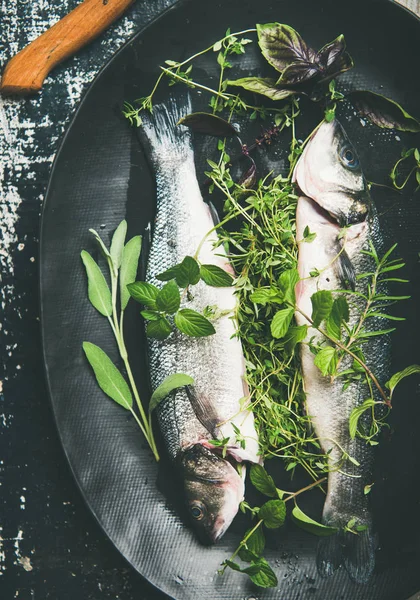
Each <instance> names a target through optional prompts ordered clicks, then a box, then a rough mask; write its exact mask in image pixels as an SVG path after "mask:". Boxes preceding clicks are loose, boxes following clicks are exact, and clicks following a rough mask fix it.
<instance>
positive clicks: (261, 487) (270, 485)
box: [249, 465, 277, 498]
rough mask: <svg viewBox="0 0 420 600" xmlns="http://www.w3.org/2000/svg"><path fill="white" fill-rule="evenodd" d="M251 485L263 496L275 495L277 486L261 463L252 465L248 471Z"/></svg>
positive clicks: (274, 496)
mask: <svg viewBox="0 0 420 600" xmlns="http://www.w3.org/2000/svg"><path fill="white" fill-rule="evenodd" d="M249 476H250V479H251V483H252V485H253V486H254V487H255V488H256V489H257V490H258V491H259V492H261V493H262V494H264V495H265V496H269V497H270V498H276V497H277V488H276V485H275V483H274V481H273V478H272V477H271V475H269V474H268V473H267V471H266V470H265V469H264V467H262V466H261V465H252V466H251V471H250V474H249Z"/></svg>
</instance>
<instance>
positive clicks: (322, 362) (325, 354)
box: [314, 346, 338, 377]
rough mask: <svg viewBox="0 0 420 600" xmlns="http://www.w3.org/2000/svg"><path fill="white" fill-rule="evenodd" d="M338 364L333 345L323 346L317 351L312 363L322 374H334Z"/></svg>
mask: <svg viewBox="0 0 420 600" xmlns="http://www.w3.org/2000/svg"><path fill="white" fill-rule="evenodd" d="M337 364H338V356H337V351H336V349H335V348H334V346H325V348H322V350H320V351H319V352H318V354H317V355H316V356H315V359H314V365H315V366H316V367H318V369H319V370H320V371H321V373H322V374H323V375H324V377H325V376H326V375H335V372H336V370H337Z"/></svg>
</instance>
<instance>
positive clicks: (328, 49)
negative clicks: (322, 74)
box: [316, 35, 346, 69]
mask: <svg viewBox="0 0 420 600" xmlns="http://www.w3.org/2000/svg"><path fill="white" fill-rule="evenodd" d="M345 50H346V41H345V39H344V35H339V36H338V37H337V38H336V39H335V40H333V41H332V42H330V43H329V44H326V45H325V46H324V47H323V48H321V50H319V52H318V53H317V55H316V62H317V63H318V64H319V65H320V66H321V67H323V68H324V69H327V68H328V67H330V66H331V65H332V64H333V63H334V62H335V61H336V60H337V58H338V57H340V56H341V55H342V54H343V53H344V52H345Z"/></svg>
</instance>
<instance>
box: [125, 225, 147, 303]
mask: <svg viewBox="0 0 420 600" xmlns="http://www.w3.org/2000/svg"><path fill="white" fill-rule="evenodd" d="M141 241H142V238H141V236H140V235H137V236H135V237H133V238H132V239H131V240H130V241H129V242H127V243H126V245H125V246H124V250H123V253H122V261H121V267H120V299H121V310H125V309H126V307H127V304H128V301H129V299H130V293H129V291H128V289H127V285H129V284H130V283H134V281H135V280H136V274H137V269H138V264H139V258H140V252H141Z"/></svg>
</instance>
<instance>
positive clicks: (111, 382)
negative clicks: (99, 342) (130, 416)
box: [83, 342, 133, 410]
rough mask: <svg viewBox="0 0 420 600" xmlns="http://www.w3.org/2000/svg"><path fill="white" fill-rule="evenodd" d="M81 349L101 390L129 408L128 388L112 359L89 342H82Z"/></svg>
mask: <svg viewBox="0 0 420 600" xmlns="http://www.w3.org/2000/svg"><path fill="white" fill-rule="evenodd" d="M83 350H84V351H85V354H86V358H87V359H88V361H89V364H90V366H91V367H92V369H93V372H94V373H95V377H96V381H97V382H98V385H99V387H100V388H101V390H102V391H103V392H105V394H107V396H109V397H110V398H112V400H114V401H115V402H117V404H119V405H120V406H122V407H123V408H125V409H126V410H130V409H131V407H132V405H133V397H132V395H131V392H130V388H129V387H128V385H127V383H126V381H125V379H124V377H123V376H122V375H121V373H120V372H119V370H118V369H117V367H116V366H115V365H114V363H113V362H112V360H111V359H110V358H109V357H108V356H107V354H105V352H104V351H103V350H101V348H99V346H96V345H95V344H91V343H90V342H83Z"/></svg>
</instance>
